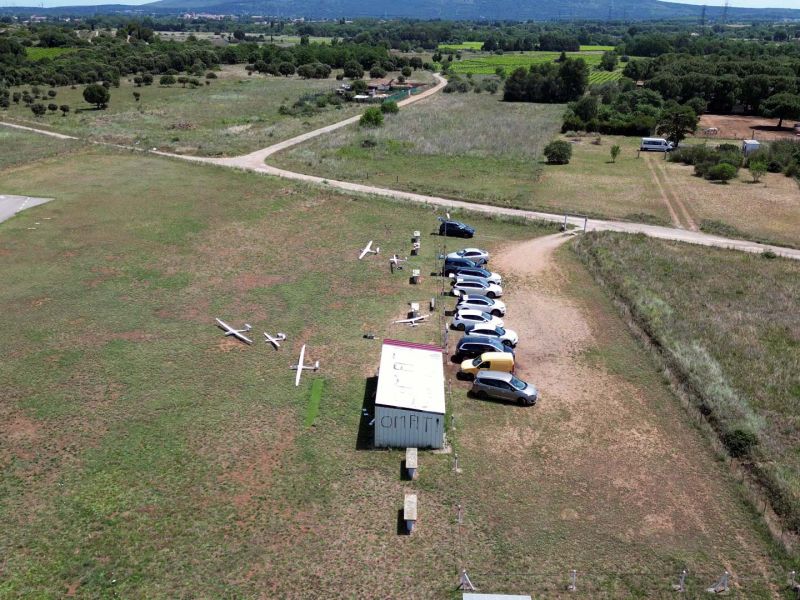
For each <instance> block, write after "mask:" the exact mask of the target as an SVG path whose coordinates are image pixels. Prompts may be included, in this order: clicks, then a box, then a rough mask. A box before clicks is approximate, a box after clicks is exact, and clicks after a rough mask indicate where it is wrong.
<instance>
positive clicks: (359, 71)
mask: <svg viewBox="0 0 800 600" xmlns="http://www.w3.org/2000/svg"><path fill="white" fill-rule="evenodd" d="M344 76H345V77H347V78H348V79H361V78H362V77H363V76H364V67H362V66H361V63H360V62H358V61H357V60H349V61H347V62H346V63H344Z"/></svg>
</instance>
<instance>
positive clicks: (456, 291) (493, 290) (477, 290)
mask: <svg viewBox="0 0 800 600" xmlns="http://www.w3.org/2000/svg"><path fill="white" fill-rule="evenodd" d="M452 292H453V295H454V296H460V295H461V294H480V295H481V296H488V297H489V298H492V299H494V298H499V297H500V296H502V295H503V288H501V287H500V286H499V285H497V284H496V283H489V282H488V281H486V280H485V279H476V280H472V281H468V280H464V279H461V278H459V277H456V279H455V281H454V282H453V289H452Z"/></svg>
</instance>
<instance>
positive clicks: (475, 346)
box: [453, 335, 514, 362]
mask: <svg viewBox="0 0 800 600" xmlns="http://www.w3.org/2000/svg"><path fill="white" fill-rule="evenodd" d="M484 352H509V353H511V354H512V355H513V354H514V351H513V350H511V348H509V347H508V346H506V345H505V344H503V343H502V342H501V341H500V340H496V339H494V338H489V337H481V336H477V335H476V336H471V335H465V336H464V337H463V338H461V339H460V340H459V341H458V345H456V353H455V355H454V356H453V359H454V360H455V361H456V362H461V361H462V360H464V359H467V358H475V357H476V356H480V355H481V354H483V353H484Z"/></svg>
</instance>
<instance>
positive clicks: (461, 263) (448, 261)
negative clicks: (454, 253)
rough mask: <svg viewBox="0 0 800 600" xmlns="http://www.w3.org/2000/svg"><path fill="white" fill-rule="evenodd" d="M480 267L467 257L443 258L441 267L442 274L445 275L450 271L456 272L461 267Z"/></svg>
mask: <svg viewBox="0 0 800 600" xmlns="http://www.w3.org/2000/svg"><path fill="white" fill-rule="evenodd" d="M478 268H480V266H479V265H477V264H476V263H475V262H474V261H472V260H470V259H468V258H449V257H448V258H445V259H444V267H442V274H443V275H444V276H445V277H447V276H448V275H450V273H457V272H458V271H459V270H461V269H478Z"/></svg>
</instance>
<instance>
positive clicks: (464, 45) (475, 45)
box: [439, 42, 614, 52]
mask: <svg viewBox="0 0 800 600" xmlns="http://www.w3.org/2000/svg"><path fill="white" fill-rule="evenodd" d="M481 48H483V42H461V43H459V44H439V49H440V50H473V51H480V49H481ZM613 49H614V46H581V50H580V51H581V52H605V51H607V50H613Z"/></svg>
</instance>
